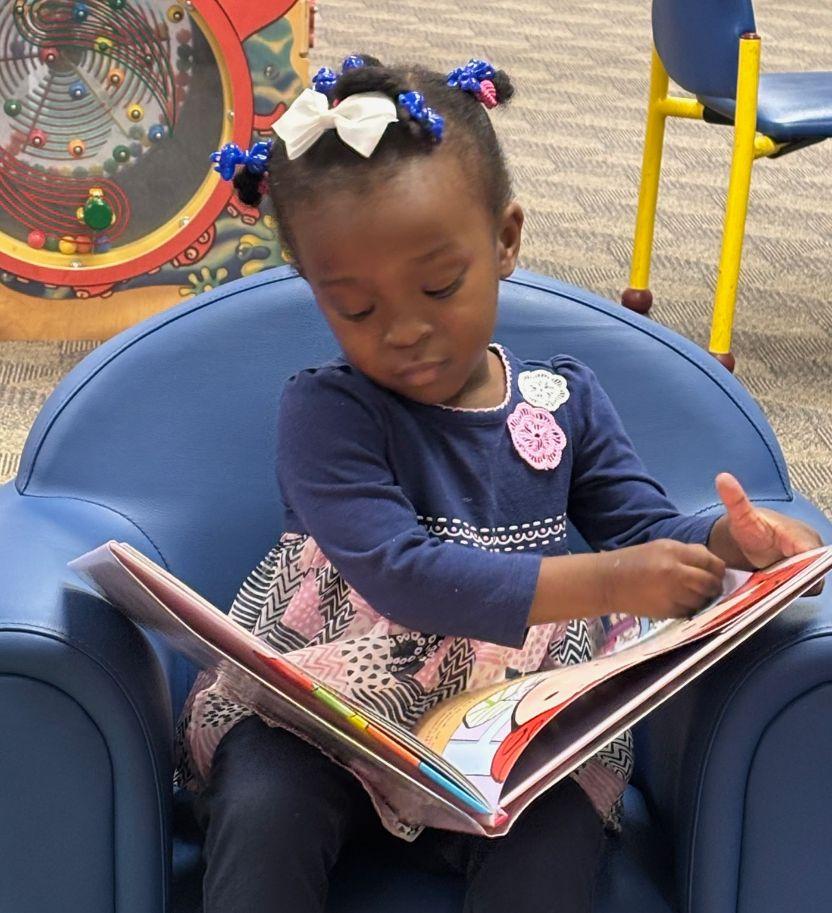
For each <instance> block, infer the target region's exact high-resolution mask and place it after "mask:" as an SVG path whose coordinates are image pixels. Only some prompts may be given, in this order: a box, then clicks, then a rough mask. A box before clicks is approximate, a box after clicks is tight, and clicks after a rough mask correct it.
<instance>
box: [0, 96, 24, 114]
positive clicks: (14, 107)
mask: <svg viewBox="0 0 832 913" xmlns="http://www.w3.org/2000/svg"><path fill="white" fill-rule="evenodd" d="M3 110H4V111H5V112H6V114H8V115H9V117H17V115H18V114H20V112H21V111H22V110H23V105H21V104H20V102H19V101H18V100H17V99H16V98H10V99H9V100H8V101H7V102H6V103H5V104H4V105H3Z"/></svg>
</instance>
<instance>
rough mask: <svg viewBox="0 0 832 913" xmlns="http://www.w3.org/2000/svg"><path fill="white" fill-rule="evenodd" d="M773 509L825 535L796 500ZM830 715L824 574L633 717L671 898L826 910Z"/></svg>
mask: <svg viewBox="0 0 832 913" xmlns="http://www.w3.org/2000/svg"><path fill="white" fill-rule="evenodd" d="M774 506H776V507H777V509H779V510H781V511H783V512H784V513H788V514H790V515H793V516H798V517H800V518H801V519H804V520H806V521H807V522H810V523H811V524H812V525H813V526H815V528H816V529H818V531H819V532H820V533H821V535H822V536H823V538H824V540H825V541H827V542H829V541H832V525H830V524H829V522H828V521H827V520H826V519H825V518H824V517H823V515H822V514H820V513H819V512H818V511H817V510H816V509H815V508H813V507H812V506H811V505H809V504H808V502H806V501H805V500H803V499H802V498H799V497H798V498H797V499H796V500H795V501H794V502H792V503H790V504H785V505H784V504H782V503H780V504H778V505H774ZM830 719H832V586H830V585H829V584H828V583H827V586H826V588H825V590H824V592H823V594H822V595H821V596H819V597H814V598H804V599H800V600H798V601H797V602H796V603H794V604H793V605H792V606H790V607H789V608H788V609H787V610H786V611H785V612H784V613H783V614H782V615H780V616H778V618H776V619H775V620H774V621H772V622H771V623H770V624H768V625H767V626H766V627H765V628H763V629H762V630H761V631H760V632H758V633H757V634H755V635H754V636H753V637H752V638H750V639H749V640H748V641H747V642H746V643H745V644H743V645H742V646H741V647H739V648H738V649H737V650H736V652H734V653H733V654H732V655H731V657H729V658H728V659H727V660H725V661H723V662H721V663H719V664H718V665H717V666H715V667H714V668H713V669H712V670H710V671H709V672H708V673H706V674H705V675H703V676H702V677H701V678H700V679H698V680H697V681H696V682H694V683H692V684H691V685H690V686H688V687H687V688H685V689H684V690H683V691H682V692H680V693H679V694H678V695H676V696H675V697H674V698H673V699H671V700H670V701H668V702H667V703H666V704H665V705H663V706H662V707H661V708H659V709H658V710H657V711H656V712H655V713H653V714H651V715H650V716H649V717H648V718H647V719H646V720H645V721H644V722H643V723H642V724H640V726H639V727H638V729H637V733H636V743H637V754H638V755H639V762H638V764H639V780H640V782H639V786H640V787H641V789H642V790H643V791H644V793H645V794H646V797H647V801H648V803H649V805H650V806H651V807H652V811H653V812H654V814H655V815H656V816H657V818H658V819H659V821H660V823H661V825H662V827H663V830H664V832H665V834H666V835H667V836H668V837H669V838H670V839H672V840H673V841H674V844H675V846H674V850H675V883H676V895H677V896H676V898H675V900H676V907H674V909H679V910H680V911H682V913H728V911H731V913H782V911H783V910H787V909H792V910H800V911H801V913H809V911H818V913H819V911H821V910H826V909H828V905H829V897H830V896H832V875H830V869H829V865H828V858H827V857H828V851H829V841H828V823H829V820H830V818H832V790H830V789H829V772H828V769H827V767H828V764H827V765H824V764H822V763H819V759H822V758H826V759H827V760H828V759H829V758H831V757H832V727H830V726H829V725H828V722H829V720H830Z"/></svg>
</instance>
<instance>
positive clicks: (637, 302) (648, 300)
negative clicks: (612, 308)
mask: <svg viewBox="0 0 832 913" xmlns="http://www.w3.org/2000/svg"><path fill="white" fill-rule="evenodd" d="M621 303H622V304H623V305H624V307H625V308H629V310H631V311H635V312H636V313H637V314H647V313H649V311H650V308H651V306H652V304H653V293H652V292H651V291H650V289H649V288H628V289H625V290H624V292H623V294H622V295H621Z"/></svg>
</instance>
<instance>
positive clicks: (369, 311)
mask: <svg viewBox="0 0 832 913" xmlns="http://www.w3.org/2000/svg"><path fill="white" fill-rule="evenodd" d="M374 310H375V308H371V307H370V308H365V309H364V310H363V311H358V312H357V313H355V314H341V316H342V317H343V318H344V320H351V321H352V322H353V323H358V322H359V321H361V320H364V318H365V317H369V316H370V314H372V313H373V311H374Z"/></svg>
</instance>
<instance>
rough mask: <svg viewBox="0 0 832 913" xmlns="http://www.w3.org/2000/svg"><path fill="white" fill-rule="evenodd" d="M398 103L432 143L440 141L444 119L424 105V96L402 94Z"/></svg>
mask: <svg viewBox="0 0 832 913" xmlns="http://www.w3.org/2000/svg"><path fill="white" fill-rule="evenodd" d="M398 102H399V104H400V105H401V106H402V107H403V108H404V109H405V111H407V113H408V114H409V115H410V117H411V119H412V120H415V121H416V123H418V124H419V125H420V126H421V128H422V129H423V130H424V131H425V133H427V134H428V135H429V136H430V137H431V138H432V139H433V140H434V142H437V143H438V142H439V141H440V140H441V139H442V134H443V132H444V130H445V118H444V117H442V115H441V114H437V113H436V111H434V110H433V108H429V107H428V106H427V105H426V104H425V96H424V95H422V93H421V92H402V94H401V95H399V97H398Z"/></svg>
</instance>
